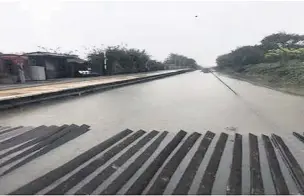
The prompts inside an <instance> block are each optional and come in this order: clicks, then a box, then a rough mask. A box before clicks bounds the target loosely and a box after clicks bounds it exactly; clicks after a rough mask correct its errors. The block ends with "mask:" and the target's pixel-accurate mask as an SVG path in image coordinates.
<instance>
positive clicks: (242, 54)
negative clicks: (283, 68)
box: [216, 32, 304, 72]
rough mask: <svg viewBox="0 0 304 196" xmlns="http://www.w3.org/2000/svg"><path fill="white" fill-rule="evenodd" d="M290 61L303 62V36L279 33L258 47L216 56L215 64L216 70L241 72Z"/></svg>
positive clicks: (284, 63) (262, 41) (244, 48)
mask: <svg viewBox="0 0 304 196" xmlns="http://www.w3.org/2000/svg"><path fill="white" fill-rule="evenodd" d="M291 59H300V60H304V35H298V34H288V33H285V32H279V33H275V34H271V35H269V36H266V37H265V38H263V39H262V40H261V42H260V44H259V45H254V46H242V47H239V48H237V49H235V50H233V51H231V52H230V53H228V54H224V55H221V56H218V57H217V59H216V63H217V66H218V69H223V68H230V69H232V70H234V71H237V72H242V71H243V69H244V66H246V65H250V64H258V63H265V62H270V63H271V62H280V63H281V64H282V65H286V63H287V61H288V60H291Z"/></svg>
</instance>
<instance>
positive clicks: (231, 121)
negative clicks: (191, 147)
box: [0, 72, 304, 135]
mask: <svg viewBox="0 0 304 196" xmlns="http://www.w3.org/2000/svg"><path fill="white" fill-rule="evenodd" d="M221 78H222V80H223V81H225V82H226V83H227V84H229V85H230V86H231V88H233V89H234V90H235V91H236V92H237V93H238V94H239V96H236V95H234V94H233V93H232V92H230V90H229V89H228V88H227V87H225V86H224V85H223V84H221V83H220V82H219V81H218V80H217V79H216V78H215V77H214V76H212V75H211V74H203V73H202V72H192V73H187V74H182V75H179V76H174V77H170V78H166V79H161V80H156V81H153V82H148V83H143V84H137V85H133V86H128V87H123V88H119V89H114V90H111V91H107V92H102V93H95V94H91V95H86V96H82V97H76V98H66V99H63V100H60V101H50V102H47V103H41V104H35V105H31V106H26V107H23V108H19V109H12V110H8V111H5V112H1V113H0V124H4V125H41V124H47V125H49V124H64V123H77V124H84V123H85V124H88V125H90V126H91V127H92V129H93V130H95V131H96V133H95V134H97V135H104V134H107V133H108V132H110V133H111V134H112V133H113V132H118V131H120V130H122V129H125V128H130V129H135V130H136V129H146V130H152V129H157V130H168V131H178V130H180V129H184V130H187V131H199V132H203V131H204V130H211V131H215V132H218V131H225V130H226V131H232V132H235V131H237V132H285V131H294V130H295V131H302V127H303V125H304V122H303V120H302V119H303V117H304V99H303V98H301V97H296V96H291V95H287V94H283V93H280V92H276V91H272V90H269V89H266V88H261V87H257V86H253V85H251V84H248V83H246V82H241V81H237V80H233V79H230V78H224V77H221Z"/></svg>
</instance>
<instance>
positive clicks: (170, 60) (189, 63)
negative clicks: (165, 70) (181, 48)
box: [164, 53, 198, 68]
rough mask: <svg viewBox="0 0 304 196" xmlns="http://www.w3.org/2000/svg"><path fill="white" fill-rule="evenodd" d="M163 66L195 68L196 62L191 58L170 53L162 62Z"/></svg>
mask: <svg viewBox="0 0 304 196" xmlns="http://www.w3.org/2000/svg"><path fill="white" fill-rule="evenodd" d="M164 63H165V64H174V65H175V66H178V67H185V68H186V67H188V68H197V67H198V65H197V63H196V61H195V60H194V59H192V58H188V57H186V56H184V55H180V54H175V53H171V54H169V56H168V57H167V58H166V59H165V61H164Z"/></svg>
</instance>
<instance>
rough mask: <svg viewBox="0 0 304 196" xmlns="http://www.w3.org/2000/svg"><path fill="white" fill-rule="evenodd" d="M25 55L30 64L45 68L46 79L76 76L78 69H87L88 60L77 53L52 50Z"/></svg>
mask: <svg viewBox="0 0 304 196" xmlns="http://www.w3.org/2000/svg"><path fill="white" fill-rule="evenodd" d="M25 55H26V56H27V57H28V62H29V66H34V67H40V68H41V67H43V68H44V73H45V78H46V79H54V78H69V77H75V75H76V73H77V71H79V70H87V63H86V61H84V60H82V59H80V58H78V57H77V56H76V55H67V54H57V53H50V52H32V53H26V54H25ZM38 69H39V68H38ZM39 73H40V72H39Z"/></svg>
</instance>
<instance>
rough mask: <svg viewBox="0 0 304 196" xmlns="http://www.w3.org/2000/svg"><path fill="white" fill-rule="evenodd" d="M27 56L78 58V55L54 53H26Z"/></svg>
mask: <svg viewBox="0 0 304 196" xmlns="http://www.w3.org/2000/svg"><path fill="white" fill-rule="evenodd" d="M24 55H26V56H52V57H63V58H70V57H73V58H78V57H77V55H71V54H60V53H52V52H29V53H24Z"/></svg>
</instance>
